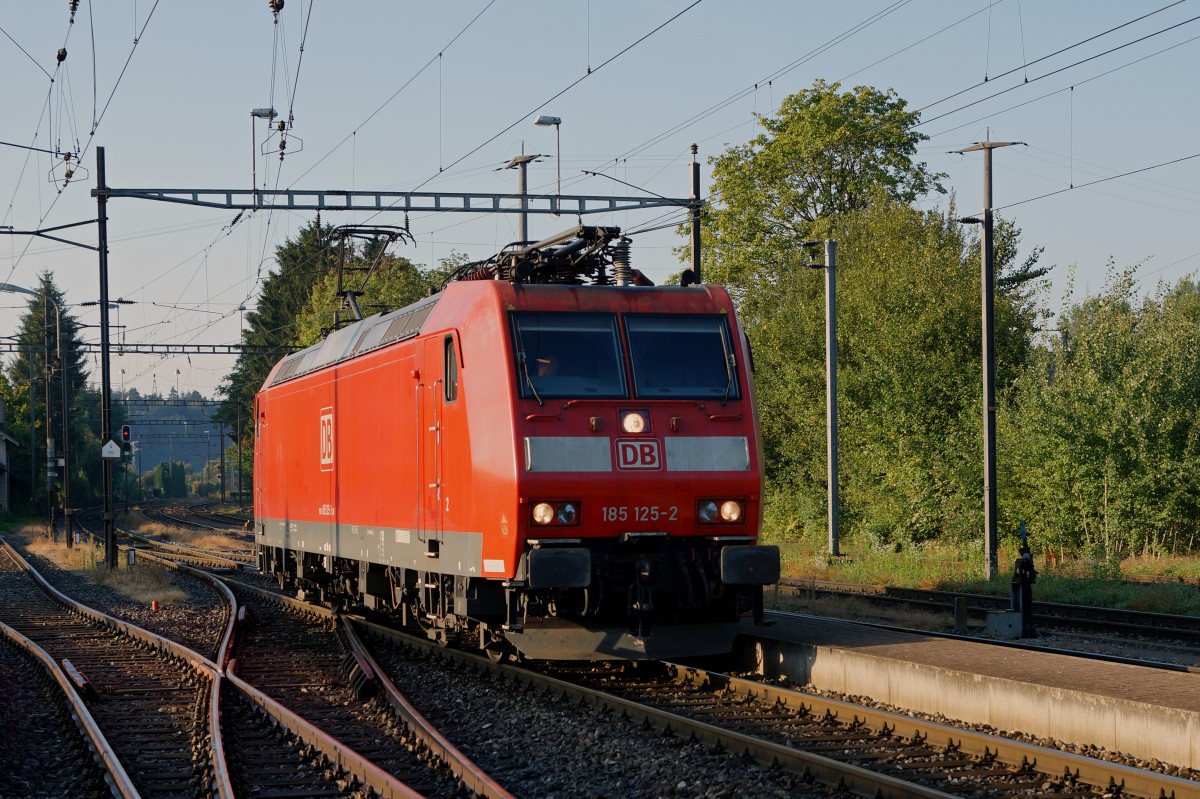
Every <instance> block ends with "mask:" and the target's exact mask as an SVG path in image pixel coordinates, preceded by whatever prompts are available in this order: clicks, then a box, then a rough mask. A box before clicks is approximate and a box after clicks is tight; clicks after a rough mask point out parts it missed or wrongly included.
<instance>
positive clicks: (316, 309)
mask: <svg viewBox="0 0 1200 799" xmlns="http://www.w3.org/2000/svg"><path fill="white" fill-rule="evenodd" d="M351 265H352V267H354V268H355V269H356V270H358V269H366V268H369V269H370V270H371V271H370V275H369V279H367V280H365V281H364V280H362V279H361V277H362V276H363V275H364V274H365V273H364V272H359V271H353V272H348V273H347V275H348V276H353V277H358V278H359V279H358V280H355V281H353V282H351V281H350V280H348V279H347V276H343V286H344V287H350V288H352V290H354V291H355V292H357V294H358V296H357V302H358V306H359V309H360V310H361V311H362V313H363V316H371V315H372V314H377V313H385V312H387V311H394V310H396V309H397V308H403V307H404V306H405V305H408V304H409V303H413V302H416V301H417V300H419V299H421V298H422V297H427V296H429V294H430V291H431V289H432V287H431V285H430V282H429V280H428V279H427V278H426V276H425V275H424V274H422V272H421V270H420V269H419V268H418V267H417V266H416V265H414V264H413V263H412V262H411V261H409V260H408V259H407V258H399V257H396V256H394V255H388V254H386V253H382V252H380V253H370V252H363V253H361V254H357V253H356V254H355V256H354V258H353V259H352V260H351ZM337 285H338V275H337V272H336V271H333V272H330V273H329V274H327V275H326V276H325V278H324V279H323V280H322V281H321V282H319V283H317V284H316V285H314V286H313V288H312V293H311V294H310V295H309V298H308V303H307V304H306V305H305V306H304V308H303V310H301V312H300V318H299V319H298V321H297V325H296V329H297V342H298V343H299V344H300V345H302V346H309V345H310V344H315V343H316V342H318V341H320V340H321V339H322V338H323V337H324V336H325V335H326V334H327V333H328V332H329V331H330V329H331V328H332V327H333V326H334V324H335V323H336V322H338V321H340V322H342V323H345V322H348V321H353V316H352V315H351V313H350V310H349V309H348V308H347V307H346V305H345V304H344V303H343V301H342V298H341V297H339V296H338V294H337Z"/></svg>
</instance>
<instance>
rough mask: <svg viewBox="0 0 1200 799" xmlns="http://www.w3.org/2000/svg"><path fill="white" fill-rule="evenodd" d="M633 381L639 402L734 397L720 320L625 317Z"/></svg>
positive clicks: (735, 388)
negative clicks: (656, 399)
mask: <svg viewBox="0 0 1200 799" xmlns="http://www.w3.org/2000/svg"><path fill="white" fill-rule="evenodd" d="M625 326H626V328H627V329H628V331H629V350H630V353H629V354H630V356H631V361H632V363H633V382H634V387H635V389H636V390H637V396H639V397H641V398H644V399H653V398H668V397H670V398H684V399H736V398H737V397H738V396H739V394H738V384H737V371H736V370H735V369H734V359H733V347H732V346H730V340H729V326H728V324H727V323H726V321H725V317H723V316H642V315H638V316H626V317H625Z"/></svg>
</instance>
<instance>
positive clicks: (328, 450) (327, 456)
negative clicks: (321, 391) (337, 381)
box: [320, 408, 333, 472]
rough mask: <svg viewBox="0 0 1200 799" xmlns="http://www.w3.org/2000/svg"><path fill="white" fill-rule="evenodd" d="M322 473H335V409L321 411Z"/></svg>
mask: <svg viewBox="0 0 1200 799" xmlns="http://www.w3.org/2000/svg"><path fill="white" fill-rule="evenodd" d="M320 441H321V471H323V472H332V471H333V408H322V409H321V432H320Z"/></svg>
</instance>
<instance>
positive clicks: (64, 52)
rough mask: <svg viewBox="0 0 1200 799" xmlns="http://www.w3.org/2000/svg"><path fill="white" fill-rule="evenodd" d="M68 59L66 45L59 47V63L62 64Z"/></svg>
mask: <svg viewBox="0 0 1200 799" xmlns="http://www.w3.org/2000/svg"><path fill="white" fill-rule="evenodd" d="M66 60H67V48H65V47H60V48H58V63H60V64H61V63H62V62H64V61H66Z"/></svg>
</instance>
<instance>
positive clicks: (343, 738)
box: [224, 575, 510, 799]
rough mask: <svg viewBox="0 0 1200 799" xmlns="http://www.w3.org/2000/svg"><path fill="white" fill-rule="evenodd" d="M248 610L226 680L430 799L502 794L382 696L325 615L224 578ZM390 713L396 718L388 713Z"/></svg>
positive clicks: (356, 651)
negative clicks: (252, 688)
mask: <svg viewBox="0 0 1200 799" xmlns="http://www.w3.org/2000/svg"><path fill="white" fill-rule="evenodd" d="M224 579H225V580H226V582H227V583H228V584H229V585H230V586H231V588H232V589H233V590H234V592H235V593H236V594H237V596H238V599H239V602H240V603H242V605H243V607H245V608H246V611H247V612H246V620H245V623H244V624H243V625H242V626H241V633H240V635H239V637H238V641H237V646H236V647H235V650H234V659H233V660H232V661H231V662H230V664H229V669H228V673H229V675H230V678H231V680H233V681H235V682H236V683H237V684H238V685H241V684H242V681H244V682H245V683H246V684H250V685H253V686H255V687H256V688H258V689H260V690H261V691H262V692H263V694H265V695H266V696H267V697H269V699H270V700H271V702H272V703H273V704H276V705H278V706H281V707H283V708H286V709H287V710H288V711H291V712H292V713H294V714H295V716H296V717H297V719H302V720H304V721H305V722H307V723H308V724H311V725H312V726H313V727H314V728H316V730H317V731H318V732H319V733H321V734H322V735H325V736H328V738H329V739H330V741H331V742H332V743H335V744H338V745H341V746H343V747H346V748H349V749H351V750H353V751H354V752H356V753H358V754H359V755H362V756H363V757H364V758H366V759H368V760H369V761H370V763H371V765H372V766H373V767H374V769H375V770H376V771H377V772H378V773H374V772H372V773H371V774H368V775H366V776H367V777H369V778H373V779H380V780H381V781H382V778H383V777H390V779H392V780H396V781H399V782H400V783H403V784H404V785H406V786H408V788H409V789H410V790H412V791H413V792H414V793H413V795H421V796H426V797H430V798H431V799H436V798H437V797H457V796H460V795H462V794H463V793H464V792H466V793H468V794H474V795H478V796H484V797H494V798H495V799H501V798H506V797H509V796H510V795H509V794H508V793H507V792H505V791H504V790H503V789H502V788H500V787H499V786H497V785H496V784H494V783H493V782H492V781H491V779H490V778H489V777H488V776H487V775H486V774H484V773H483V772H480V771H479V770H478V769H477V768H476V767H475V766H474V764H472V763H471V762H470V761H468V760H466V759H465V758H462V756H461V755H460V754H459V753H458V752H457V750H455V749H454V747H453V746H451V745H449V744H448V742H446V741H445V739H444V738H442V737H441V736H440V735H439V734H438V733H437V732H436V731H435V730H433V729H432V728H431V727H429V725H428V724H427V723H425V722H424V720H423V719H421V718H420V717H419V714H410V713H408V712H407V708H408V705H407V703H406V702H405V701H404V699H403V697H401V696H400V695H399V694H398V693H396V692H395V691H394V690H393V691H390V692H385V690H386V689H385V687H381V686H380V681H379V679H378V674H379V668H378V666H377V665H376V664H374V663H373V661H372V660H371V658H370V657H369V656H368V655H367V654H366V652H365V650H363V649H362V648H361V645H359V644H358V643H357V637H356V634H355V633H354V632H353V631H352V630H348V629H347V628H345V627H343V626H342V623H341V622H340V621H339V617H338V616H337V615H336V614H334V613H333V612H331V611H327V610H325V609H324V608H318V607H314V606H312V605H305V604H304V603H301V602H297V601H295V600H288V599H287V598H286V597H282V596H281V595H279V594H276V593H274V592H270V591H265V590H262V589H257V588H254V587H251V586H249V585H247V584H246V583H245V582H242V581H240V580H238V579H236V578H235V577H234V576H232V575H231V576H228V577H225V578H224ZM397 707H398V712H399V713H400V714H401V715H399V716H398V715H397V711H395V710H393V708H397Z"/></svg>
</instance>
